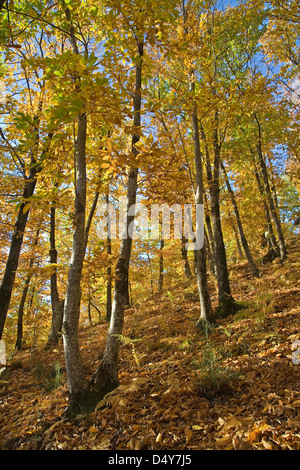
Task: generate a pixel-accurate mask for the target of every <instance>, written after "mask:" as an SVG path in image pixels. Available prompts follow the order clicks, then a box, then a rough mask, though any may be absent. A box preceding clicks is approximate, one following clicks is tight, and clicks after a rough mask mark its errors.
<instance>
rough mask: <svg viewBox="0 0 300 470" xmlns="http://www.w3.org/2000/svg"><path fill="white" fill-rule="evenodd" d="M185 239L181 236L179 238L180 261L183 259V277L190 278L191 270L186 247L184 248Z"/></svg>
mask: <svg viewBox="0 0 300 470" xmlns="http://www.w3.org/2000/svg"><path fill="white" fill-rule="evenodd" d="M187 241H188V240H187V239H186V238H185V237H184V236H183V237H182V239H181V257H182V261H183V269H184V274H185V277H186V278H187V279H191V277H192V271H191V268H190V264H189V260H188V254H187V249H186V243H187Z"/></svg>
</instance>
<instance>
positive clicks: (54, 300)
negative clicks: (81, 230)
mask: <svg viewBox="0 0 300 470" xmlns="http://www.w3.org/2000/svg"><path fill="white" fill-rule="evenodd" d="M55 216H56V208H55V203H53V204H52V205H51V208H50V263H51V264H52V265H56V264H57V250H56V242H55V238H56V236H55V226H56V221H55ZM50 288H51V307H52V321H51V329H50V333H49V337H48V341H47V347H50V346H52V345H55V344H57V342H58V341H59V338H60V337H61V332H62V323H63V314H64V299H60V297H59V293H58V287H57V267H56V266H54V267H53V273H52V275H51V278H50Z"/></svg>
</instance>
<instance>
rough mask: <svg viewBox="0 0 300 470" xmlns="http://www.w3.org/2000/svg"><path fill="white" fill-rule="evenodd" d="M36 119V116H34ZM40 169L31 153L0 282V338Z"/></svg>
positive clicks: (50, 136)
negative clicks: (30, 200)
mask: <svg viewBox="0 0 300 470" xmlns="http://www.w3.org/2000/svg"><path fill="white" fill-rule="evenodd" d="M36 120H37V121H38V118H36ZM35 130H36V132H38V129H35ZM52 136H53V134H49V135H48V137H49V142H50V141H51V138H52ZM38 142H39V136H38V135H37V140H36V144H35V146H36V147H37V146H38ZM48 147H49V144H48V145H47V147H46V148H45V149H44V151H43V152H42V154H41V157H40V158H41V159H42V157H43V155H44V154H45V153H46V152H47V151H48ZM40 170H41V167H40V166H39V165H38V164H37V163H36V157H35V156H34V155H33V154H32V156H31V168H30V174H29V176H28V177H27V178H26V179H25V187H24V191H23V195H22V200H23V201H24V202H22V204H21V206H20V209H19V212H18V217H17V220H16V223H15V226H14V231H13V235H12V239H11V244H10V249H9V254H8V258H7V262H6V266H5V271H4V276H3V280H2V284H1V287H0V339H1V338H2V334H3V330H4V325H5V320H6V316H7V312H8V309H9V304H10V299H11V295H12V290H13V286H14V282H15V277H16V273H17V269H18V264H19V257H20V252H21V248H22V243H23V238H24V232H25V228H26V224H27V220H28V215H29V212H30V209H27V210H26V211H25V212H24V208H25V205H26V204H27V202H28V199H29V198H30V197H31V196H32V195H33V193H34V190H35V186H36V181H37V175H38V173H39V171H40Z"/></svg>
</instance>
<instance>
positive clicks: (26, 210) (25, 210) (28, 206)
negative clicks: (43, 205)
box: [23, 202, 31, 214]
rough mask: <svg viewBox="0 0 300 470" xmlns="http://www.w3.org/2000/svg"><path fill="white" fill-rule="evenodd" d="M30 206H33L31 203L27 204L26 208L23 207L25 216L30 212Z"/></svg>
mask: <svg viewBox="0 0 300 470" xmlns="http://www.w3.org/2000/svg"><path fill="white" fill-rule="evenodd" d="M30 206H31V202H27V204H25V206H24V207H23V214H26V212H28V211H29V209H30Z"/></svg>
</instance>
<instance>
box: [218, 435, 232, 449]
mask: <svg viewBox="0 0 300 470" xmlns="http://www.w3.org/2000/svg"><path fill="white" fill-rule="evenodd" d="M231 443H232V438H231V436H224V437H221V438H220V439H216V447H217V448H223V447H227V446H228V445H229V444H231Z"/></svg>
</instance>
